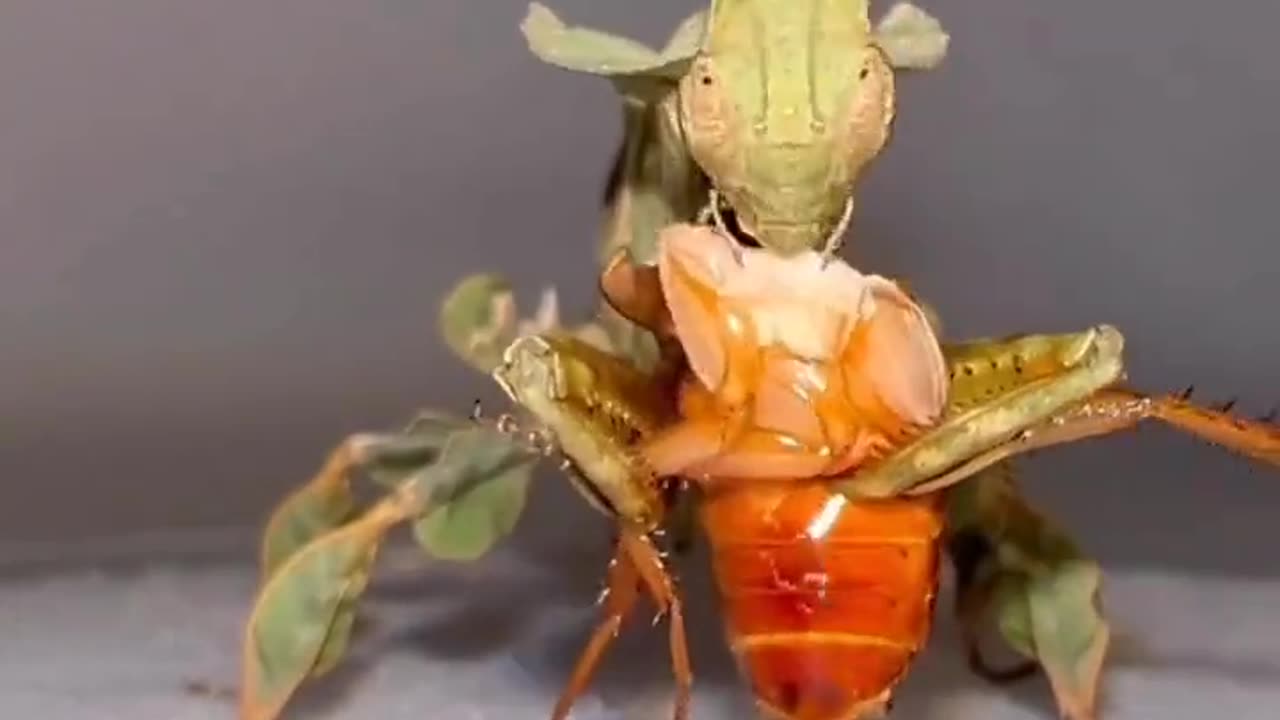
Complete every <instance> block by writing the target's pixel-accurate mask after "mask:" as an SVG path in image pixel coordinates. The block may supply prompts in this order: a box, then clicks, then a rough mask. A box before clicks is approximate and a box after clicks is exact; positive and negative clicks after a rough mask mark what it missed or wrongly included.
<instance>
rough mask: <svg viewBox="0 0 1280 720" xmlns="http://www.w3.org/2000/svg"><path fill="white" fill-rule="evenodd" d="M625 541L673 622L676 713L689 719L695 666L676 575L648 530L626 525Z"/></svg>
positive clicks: (643, 579) (662, 610)
mask: <svg viewBox="0 0 1280 720" xmlns="http://www.w3.org/2000/svg"><path fill="white" fill-rule="evenodd" d="M621 544H622V547H623V548H624V549H625V552H626V553H627V556H628V558H629V559H630V561H631V563H632V564H633V565H634V567H635V569H636V572H637V573H639V576H640V581H641V582H642V583H644V585H645V588H646V589H647V590H648V592H649V594H650V595H651V596H652V597H653V600H654V602H655V603H656V604H657V605H658V612H659V613H660V615H661V614H665V615H666V616H667V620H668V622H669V623H670V626H671V636H670V638H671V639H670V643H671V670H672V672H673V673H674V675H675V681H676V697H675V709H674V713H673V717H674V718H675V720H688V717H689V706H690V703H691V697H692V695H693V670H692V668H691V666H690V663H689V643H688V639H687V637H686V636H685V627H684V609H683V604H682V603H681V600H680V595H679V591H678V589H677V587H676V583H675V579H674V578H672V577H671V573H670V572H668V570H667V567H666V563H664V562H663V560H662V557H661V555H660V554H659V552H658V548H657V546H656V545H654V543H653V541H652V540H651V539H650V538H649V536H648V535H646V534H645V533H644V532H641V531H640V530H637V529H634V528H629V527H624V528H623V529H622V536H621Z"/></svg>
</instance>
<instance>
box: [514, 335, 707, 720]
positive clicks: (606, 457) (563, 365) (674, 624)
mask: <svg viewBox="0 0 1280 720" xmlns="http://www.w3.org/2000/svg"><path fill="white" fill-rule="evenodd" d="M493 376H494V379H495V380H496V381H497V382H498V384H499V385H501V386H502V387H503V389H504V390H506V392H507V394H508V395H509V396H510V397H511V399H512V400H514V401H515V402H516V403H517V404H518V405H520V406H521V407H522V408H524V409H525V410H526V411H528V412H529V413H530V414H532V415H533V416H534V417H535V418H536V419H537V421H538V422H539V423H541V424H542V425H543V426H544V427H545V428H546V430H548V431H549V433H550V435H551V436H552V438H553V442H554V443H555V445H556V447H557V449H558V451H559V452H560V453H562V454H563V455H564V456H565V458H566V461H567V462H566V465H567V469H569V470H571V471H572V472H573V476H574V477H575V479H576V480H577V481H578V482H577V483H576V484H577V487H578V489H579V491H580V492H581V493H582V494H583V495H584V496H585V497H586V498H587V500H588V502H590V503H591V504H592V505H594V506H595V507H596V508H597V509H599V510H601V511H603V512H604V513H605V514H607V515H609V516H610V517H612V518H613V519H614V520H615V521H616V522H617V523H618V526H619V541H618V542H619V545H618V552H617V554H616V556H615V558H614V560H613V563H614V565H612V566H611V568H612V569H611V573H610V576H611V577H610V579H611V587H610V588H609V594H610V595H611V596H615V601H614V602H610V603H608V605H606V607H605V617H604V618H603V619H602V621H601V628H599V629H597V631H596V632H595V633H593V635H592V638H591V641H590V642H589V643H588V645H587V647H586V648H585V649H584V651H583V653H582V657H581V658H580V660H579V662H578V664H577V666H576V667H575V670H574V673H573V677H572V678H571V679H570V682H569V684H568V685H567V686H566V688H565V690H564V692H563V693H562V697H561V700H560V702H559V703H558V704H557V707H556V710H555V712H554V714H553V715H552V718H553V720H563V719H564V718H565V717H567V714H568V712H569V708H570V706H571V705H572V702H573V700H574V699H575V698H576V697H577V696H578V695H579V694H580V693H581V692H583V691H584V690H585V688H586V686H587V684H588V683H589V681H590V678H591V676H592V675H593V674H594V672H595V669H596V667H598V665H599V663H600V662H601V661H602V659H603V656H604V653H605V651H606V650H607V648H608V646H609V644H611V643H612V641H613V639H614V638H615V637H616V628H617V627H619V626H621V624H622V623H623V621H625V620H626V618H627V616H628V615H629V614H630V613H631V612H632V611H633V609H634V603H633V602H631V601H630V600H629V599H626V600H624V598H630V597H631V596H632V595H633V594H634V591H635V590H636V589H637V587H638V588H639V589H640V590H643V591H644V592H646V593H647V594H648V595H649V596H650V597H651V598H652V599H653V601H654V602H655V604H656V605H657V607H658V608H659V612H660V613H663V614H665V615H667V616H668V618H669V621H670V622H669V629H670V646H671V647H670V654H671V666H672V671H673V674H674V676H675V681H676V697H675V703H674V705H675V708H674V717H675V718H676V719H677V720H682V719H683V718H685V717H687V715H688V712H689V706H690V698H691V693H692V673H691V671H690V669H689V666H690V663H689V657H688V648H687V643H686V640H685V628H684V615H683V608H682V605H683V603H682V600H681V597H680V593H679V589H678V587H677V585H676V583H675V580H674V579H673V578H672V577H671V574H670V572H669V571H668V570H667V568H666V566H665V563H664V562H663V558H662V554H661V552H660V551H659V550H658V549H657V545H656V541H655V537H656V535H658V534H659V533H660V531H661V529H662V527H663V525H664V523H665V522H666V520H667V510H668V508H669V504H670V502H671V500H672V498H671V496H670V494H669V493H668V492H666V490H667V488H666V487H664V485H663V483H662V481H663V480H664V479H663V478H659V477H656V476H655V475H654V473H653V472H651V471H650V470H649V469H648V468H647V466H646V465H645V463H644V461H643V459H642V458H641V456H640V455H639V452H638V447H639V445H640V444H641V443H642V442H643V440H644V439H645V438H646V437H648V436H649V435H650V434H652V433H653V432H654V431H656V430H657V429H659V428H660V427H662V426H663V425H665V424H666V423H668V422H670V421H671V420H673V419H674V417H675V412H676V406H675V399H676V393H675V388H674V387H671V386H668V385H667V384H666V381H664V379H663V376H661V375H655V374H650V373H645V372H642V371H641V370H639V369H637V368H636V367H635V366H634V365H633V364H632V363H630V362H629V361H627V360H626V359H623V358H621V357H619V356H617V355H612V354H609V353H606V352H603V351H601V350H599V349H598V348H596V347H594V346H592V345H590V344H588V343H586V342H584V341H582V340H580V339H578V338H576V337H573V336H570V335H565V334H555V333H548V334H544V335H530V336H525V337H522V338H519V339H517V340H516V341H515V342H514V343H512V344H511V346H510V347H508V348H507V351H506V353H505V354H504V356H503V361H502V363H501V364H500V365H499V366H498V367H497V368H496V369H495V370H494V372H493ZM618 564H623V565H624V567H622V568H619V567H618ZM619 573H621V576H620V575H619ZM620 577H621V578H622V579H620ZM619 583H629V584H630V586H628V587H622V586H620V585H619Z"/></svg>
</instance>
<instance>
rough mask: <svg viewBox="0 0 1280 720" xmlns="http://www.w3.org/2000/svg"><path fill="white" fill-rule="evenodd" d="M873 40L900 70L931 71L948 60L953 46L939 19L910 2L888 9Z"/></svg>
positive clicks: (877, 27)
mask: <svg viewBox="0 0 1280 720" xmlns="http://www.w3.org/2000/svg"><path fill="white" fill-rule="evenodd" d="M873 38H874V40H875V43H876V45H878V46H879V47H880V49H882V50H884V51H885V54H886V55H888V56H889V63H890V64H891V65H893V67H895V68H897V69H899V70H932V69H933V68H935V67H937V66H938V65H939V64H940V63H941V62H942V60H943V58H944V57H946V54H947V47H948V46H949V45H950V43H951V37H950V36H949V35H948V34H947V32H946V31H945V30H943V29H942V23H940V22H938V20H937V18H935V17H933V16H932V15H930V14H929V13H927V12H925V11H924V10H922V9H920V8H919V7H916V6H915V5H912V4H911V3H907V2H899V3H895V4H894V6H893V7H891V8H889V11H888V12H887V13H885V14H884V17H883V18H881V19H880V22H879V24H878V25H876V29H875V33H874V35H873Z"/></svg>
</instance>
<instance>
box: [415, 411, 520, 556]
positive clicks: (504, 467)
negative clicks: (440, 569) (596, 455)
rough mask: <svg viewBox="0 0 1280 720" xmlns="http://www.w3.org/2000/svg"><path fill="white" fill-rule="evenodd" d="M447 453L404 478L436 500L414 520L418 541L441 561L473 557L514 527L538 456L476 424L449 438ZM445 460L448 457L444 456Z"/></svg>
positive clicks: (480, 554)
mask: <svg viewBox="0 0 1280 720" xmlns="http://www.w3.org/2000/svg"><path fill="white" fill-rule="evenodd" d="M446 451H447V453H448V456H447V458H446V457H444V456H442V462H441V463H437V464H435V465H431V466H428V467H426V468H423V469H422V470H421V471H419V474H418V475H417V476H416V477H412V478H409V480H408V481H409V482H413V483H418V484H421V485H423V486H424V487H436V486H438V487H436V489H433V490H432V491H431V492H432V494H433V496H435V497H437V498H438V499H437V500H436V501H435V502H433V503H431V507H430V508H429V509H428V510H427V511H426V512H424V513H422V514H421V515H420V516H419V517H418V518H417V519H416V520H415V521H414V525H413V535H414V538H415V539H416V540H417V541H418V544H419V545H420V546H421V547H422V548H423V549H424V550H425V551H426V552H427V553H428V554H429V555H430V556H432V557H434V558H438V559H441V560H454V561H471V560H476V559H479V558H480V557H482V556H483V555H485V554H486V553H488V552H489V551H490V550H491V549H493V547H494V545H496V544H497V543H498V541H500V540H502V539H503V538H504V537H506V536H507V535H509V534H510V533H511V532H512V531H513V530H514V529H515V527H516V523H517V522H518V521H519V519H520V515H521V513H522V511H523V510H524V506H525V499H526V497H527V496H528V491H529V480H530V478H531V477H532V474H533V469H534V465H535V463H536V462H537V459H538V458H537V456H536V455H533V454H532V453H531V452H530V450H529V449H528V448H527V447H526V446H524V445H523V444H521V443H519V442H518V441H517V440H516V439H515V438H513V437H512V436H510V435H507V434H504V433H499V432H495V431H492V430H489V429H487V428H475V429H473V430H472V431H470V432H469V433H468V434H466V435H458V436H456V437H454V438H451V440H450V445H449V447H448V448H447V449H446ZM446 460H447V461H446Z"/></svg>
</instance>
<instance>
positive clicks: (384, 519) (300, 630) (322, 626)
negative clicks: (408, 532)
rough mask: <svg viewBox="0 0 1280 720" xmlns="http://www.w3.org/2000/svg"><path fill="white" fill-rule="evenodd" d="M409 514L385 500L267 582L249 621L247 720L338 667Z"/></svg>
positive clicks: (268, 717) (274, 712) (271, 712)
mask: <svg viewBox="0 0 1280 720" xmlns="http://www.w3.org/2000/svg"><path fill="white" fill-rule="evenodd" d="M404 519H405V515H404V511H403V510H402V509H401V506H400V505H398V504H396V503H391V502H383V503H379V504H378V505H375V506H374V507H373V508H372V509H370V510H369V512H367V513H365V514H364V515H363V516H361V517H360V518H358V519H356V520H354V521H352V522H351V523H349V524H347V525H344V526H342V527H341V528H339V529H337V530H333V531H331V532H329V533H327V534H325V535H322V536H321V537H319V538H317V539H316V540H314V541H312V542H311V543H309V544H307V546H306V547H304V548H302V549H301V550H299V551H297V552H296V553H294V554H293V555H292V556H291V557H290V558H289V559H288V560H287V561H285V562H284V563H283V564H282V565H281V566H280V567H279V568H278V569H277V570H276V572H275V574H274V575H272V577H271V579H270V580H268V581H267V583H266V584H265V585H264V586H263V588H262V590H261V592H260V593H259V595H258V599H257V602H256V603H255V605H254V608H253V611H252V612H251V613H250V616H249V621H248V624H247V626H246V628H245V638H244V659H243V670H242V678H241V683H240V715H239V717H240V720H272V719H273V718H275V717H277V716H278V715H279V713H280V711H281V709H282V708H283V707H284V705H285V703H286V702H287V701H288V699H289V697H290V696H291V695H292V694H293V693H294V691H295V690H296V689H297V687H298V685H299V684H300V683H301V682H302V681H303V680H305V679H306V678H307V677H308V676H311V675H315V674H317V673H318V672H324V671H327V670H328V669H329V668H331V667H333V664H334V663H335V662H336V661H337V659H338V658H339V657H340V656H341V655H342V652H343V651H344V649H345V647H346V644H347V641H348V639H349V636H350V632H351V627H352V624H353V613H354V612H355V603H356V601H357V600H358V599H359V597H360V596H361V594H362V593H363V592H364V590H365V588H366V587H367V585H368V582H369V575H370V572H371V571H372V568H373V563H374V560H375V558H376V556H377V551H378V548H379V546H380V544H381V542H382V539H383V537H384V536H385V534H386V532H387V530H389V529H390V528H391V527H392V526H393V525H395V524H396V523H398V522H400V521H402V520H404Z"/></svg>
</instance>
